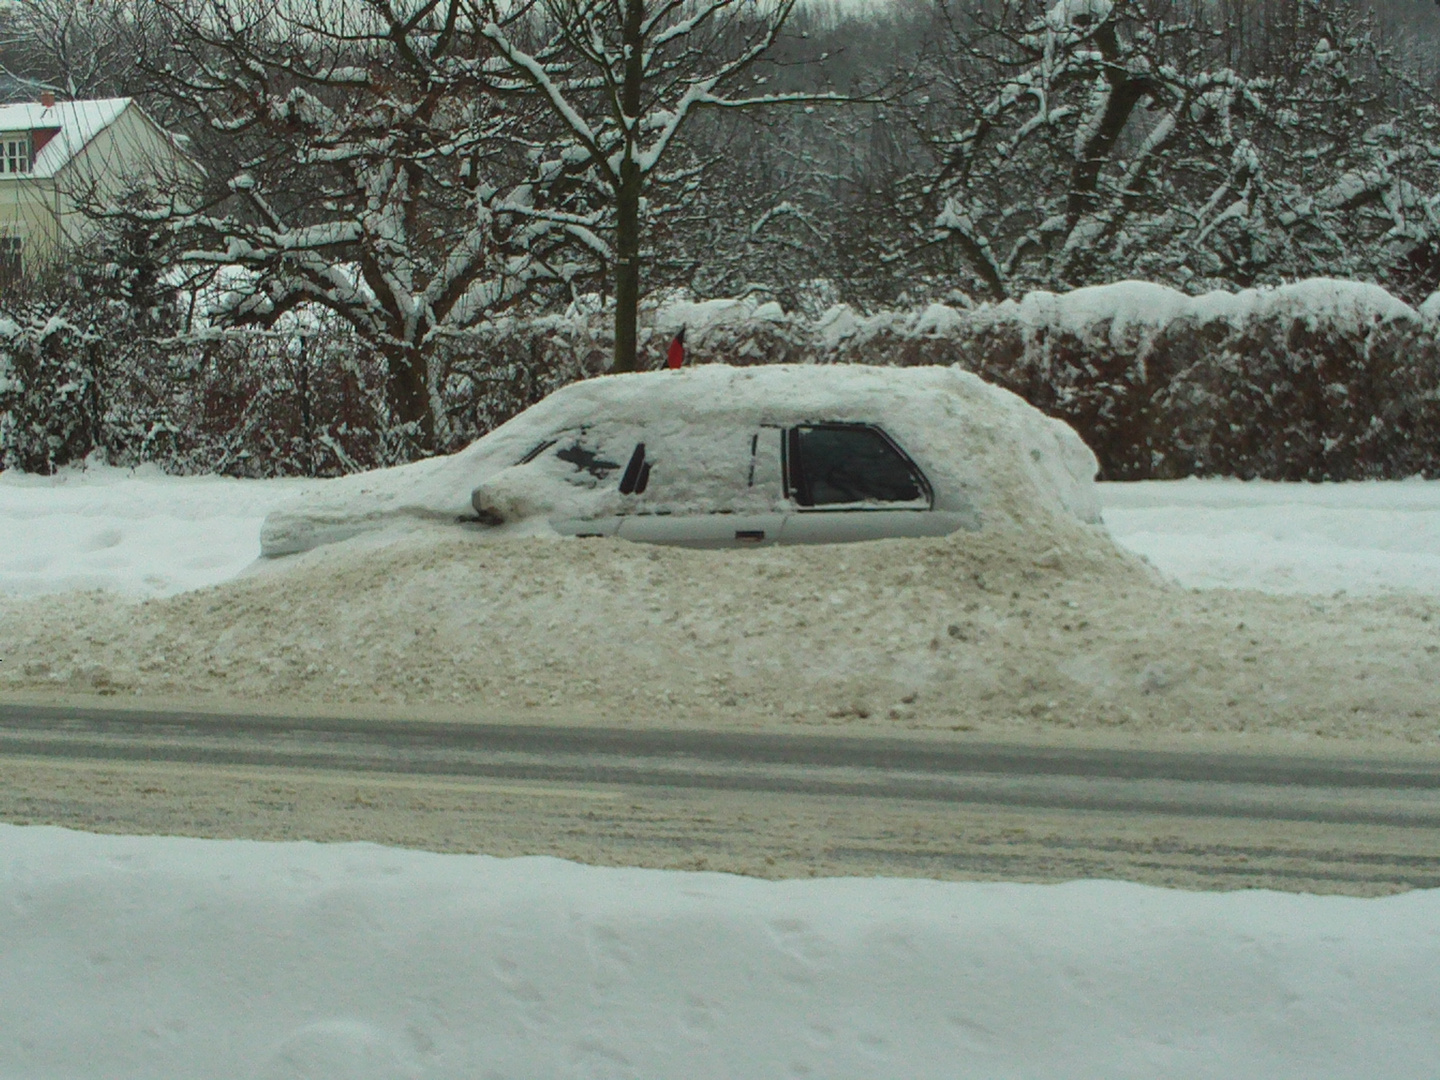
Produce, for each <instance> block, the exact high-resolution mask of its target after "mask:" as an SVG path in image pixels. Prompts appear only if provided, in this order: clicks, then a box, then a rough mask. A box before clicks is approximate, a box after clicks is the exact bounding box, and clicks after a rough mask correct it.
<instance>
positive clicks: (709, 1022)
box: [0, 825, 1440, 1080]
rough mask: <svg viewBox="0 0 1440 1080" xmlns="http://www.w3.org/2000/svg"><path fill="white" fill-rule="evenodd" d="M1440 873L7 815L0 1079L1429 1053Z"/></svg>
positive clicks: (997, 1069)
mask: <svg viewBox="0 0 1440 1080" xmlns="http://www.w3.org/2000/svg"><path fill="white" fill-rule="evenodd" d="M1437 928H1440V893H1435V892H1414V893H1409V894H1406V895H1402V896H1396V897H1389V898H1385V899H1379V900H1358V899H1350V898H1341V897H1315V896H1302V895H1285V894H1277V893H1268V892H1237V893H1227V894H1215V893H1208V894H1207V893H1181V892H1171V891H1166V890H1162V889H1156V888H1149V887H1145V886H1138V885H1128V884H1120V883H1114V882H1077V883H1073V884H1067V885H1059V886H1041V885H1009V884H975V883H949V882H932V881H904V880H884V879H878V880H859V879H837V880H822V881H786V882H767V881H759V880H754V879H746V878H737V877H729V876H725V875H720V874H709V873H681V872H673V871H672V872H663V871H649V870H624V869H597V868H589V867H582V866H578V865H575V864H571V863H564V862H560V861H557V860H552V859H512V860H501V859H493V858H486V857H483V856H446V855H432V854H425V853H418V852H409V851H401V850H391V849H384V848H378V847H374V846H371V845H363V844H343V845H332V846H322V845H316V844H261V843H254V842H246V841H203V840H186V839H165V838H137V837H109V836H92V835H87V834H83V833H72V832H66V831H63V830H59V829H52V828H16V827H12V826H4V825H0V941H3V942H5V945H4V948H3V949H0V1031H4V1032H5V1033H6V1037H5V1038H4V1039H0V1074H3V1075H7V1076H28V1077H41V1076H57V1077H59V1076H63V1077H66V1078H67V1080H82V1078H86V1077H97V1078H99V1077H104V1078H106V1080H123V1078H127V1077H135V1078H140V1077H153V1076H184V1077H187V1078H189V1080H202V1078H204V1077H217V1078H220V1077H223V1078H226V1080H228V1078H230V1077H233V1076H256V1077H262V1078H281V1077H296V1078H298V1077H307V1078H310V1080H320V1078H326V1080H328V1078H334V1080H341V1078H345V1080H365V1078H391V1077H419V1076H426V1077H456V1078H459V1077H474V1076H487V1077H516V1078H520V1077H536V1076H544V1077H557V1078H558V1077H593V1076H627V1077H631V1076H633V1077H642V1076H645V1077H680V1076H695V1077H709V1076H736V1077H740V1076H743V1077H754V1078H765V1077H781V1076H800V1075H819V1076H827V1077H835V1078H841V1077H855V1078H857V1080H860V1078H864V1080H870V1078H873V1077H914V1078H917V1080H919V1078H922V1077H937V1078H938V1077H946V1078H951V1077H956V1076H976V1077H991V1076H1067V1077H1096V1078H1099V1077H1105V1078H1112V1077H1130V1076H1133V1077H1150V1076H1185V1077H1196V1078H1200V1077H1216V1078H1217V1080H1218V1078H1224V1080H1233V1078H1235V1077H1260V1076H1264V1077H1296V1078H1299V1077H1304V1078H1306V1080H1319V1078H1325V1077H1354V1076H1366V1075H1373V1074H1374V1072H1375V1070H1376V1068H1377V1063H1380V1062H1383V1067H1381V1068H1382V1071H1383V1073H1384V1075H1385V1076H1387V1077H1392V1078H1396V1080H1402V1078H1410V1077H1415V1078H1420V1077H1430V1076H1433V1075H1434V1060H1435V1057H1434V1052H1435V1032H1436V1025H1437V1022H1440V982H1437V981H1436V979H1435V977H1434V972H1435V970H1436V967H1437V965H1440V929H1437Z"/></svg>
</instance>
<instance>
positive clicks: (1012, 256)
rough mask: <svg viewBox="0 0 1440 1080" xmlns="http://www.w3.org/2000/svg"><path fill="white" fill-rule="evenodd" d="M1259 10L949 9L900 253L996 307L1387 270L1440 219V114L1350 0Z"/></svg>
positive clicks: (1089, 1) (1150, 5) (1064, 2)
mask: <svg viewBox="0 0 1440 1080" xmlns="http://www.w3.org/2000/svg"><path fill="white" fill-rule="evenodd" d="M1251 6H1252V5H1249V4H1245V5H1237V4H1234V3H1230V2H1229V0H1225V2H1223V3H1219V4H1198V3H1192V2H1190V0H1043V2H1038V0H996V2H994V3H992V4H989V5H987V6H984V7H982V8H981V9H979V10H978V11H972V10H963V11H962V10H960V9H959V8H958V7H957V6H955V5H951V4H948V3H944V2H943V0H942V2H941V3H940V5H939V6H938V11H939V12H940V14H941V16H942V23H941V26H940V30H941V32H940V33H938V34H937V35H936V37H935V39H934V48H933V50H932V52H931V55H930V56H928V57H926V58H925V59H924V61H923V63H924V65H925V66H926V68H927V70H928V73H929V75H930V86H929V88H928V91H927V95H928V96H926V97H924V98H917V100H915V101H914V102H913V103H912V111H911V115H912V117H913V119H914V122H915V125H916V127H917V129H918V130H919V132H920V133H921V136H922V138H923V140H924V143H925V145H926V146H927V147H928V148H929V152H930V162H929V164H928V165H922V166H921V167H919V168H917V169H916V170H915V171H914V173H913V174H912V176H911V177H910V179H909V181H908V183H907V184H906V185H903V189H902V190H901V192H900V193H899V195H898V202H899V203H900V204H901V205H902V208H903V212H902V213H901V214H899V215H897V218H896V222H895V224H896V225H897V226H898V227H897V228H896V229H894V230H892V232H891V234H890V237H889V239H888V240H887V241H886V246H887V247H888V254H889V256H890V257H891V258H901V257H903V258H904V259H905V260H906V261H907V262H908V263H909V264H910V265H911V268H912V272H917V271H918V272H921V273H923V272H930V273H943V272H944V269H945V264H946V260H947V259H953V260H954V261H955V262H957V263H958V264H959V267H961V268H963V270H964V272H965V275H966V276H967V277H968V278H969V279H970V284H971V285H972V286H973V287H975V288H977V289H978V290H979V291H980V292H981V293H983V294H985V295H988V296H991V297H996V298H1003V297H1006V296H1013V295H1016V294H1017V293H1020V292H1023V291H1025V290H1027V289H1031V288H1037V287H1038V288H1054V287H1062V288H1063V287H1072V286H1075V285H1081V284H1089V283H1092V282H1096V281H1104V280H1114V279H1116V278H1120V277H1143V278H1149V279H1152V280H1162V281H1168V282H1171V283H1173V284H1176V285H1179V286H1181V287H1188V288H1206V287H1214V286H1217V285H1224V284H1241V285H1248V284H1252V283H1256V282H1262V281H1275V280H1280V279H1284V278H1287V277H1294V276H1306V275H1312V274H1316V273H1322V274H1331V275H1340V276H1356V277H1369V278H1377V277H1378V278H1387V277H1389V278H1392V279H1395V275H1397V274H1401V273H1402V271H1401V270H1400V269H1399V268H1400V267H1401V265H1402V264H1403V263H1405V261H1406V260H1407V259H1412V257H1413V256H1414V255H1415V253H1416V252H1417V251H1419V250H1428V249H1429V248H1431V247H1433V245H1434V242H1435V241H1434V239H1433V238H1434V237H1435V236H1436V235H1437V231H1436V226H1437V225H1440V215H1437V205H1436V203H1435V201H1434V200H1433V198H1431V197H1430V196H1427V195H1426V194H1424V193H1425V192H1427V191H1433V190H1434V189H1435V186H1436V182H1437V181H1440V171H1437V165H1440V161H1437V159H1436V156H1435V155H1433V154H1431V153H1430V152H1429V150H1428V146H1429V145H1432V144H1433V142H1434V139H1433V136H1432V134H1431V132H1432V131H1433V130H1434V128H1435V124H1436V115H1435V111H1434V109H1433V106H1432V104H1431V103H1430V102H1429V101H1428V100H1427V99H1426V98H1425V95H1424V94H1423V93H1422V92H1421V91H1420V88H1419V87H1417V86H1415V85H1413V83H1412V84H1407V83H1406V82H1405V80H1404V78H1403V76H1402V75H1401V74H1400V73H1397V71H1396V70H1395V69H1394V68H1393V66H1391V65H1390V64H1389V58H1388V57H1387V54H1386V53H1385V50H1384V49H1382V48H1381V47H1379V45H1378V44H1377V42H1376V40H1375V37H1374V35H1373V33H1372V32H1371V30H1372V27H1371V24H1370V22H1369V20H1368V18H1367V17H1366V16H1364V15H1363V14H1359V13H1357V12H1355V11H1354V9H1353V6H1352V5H1350V4H1348V3H1345V2H1342V0H1301V2H1300V3H1291V2H1288V0H1287V2H1286V3H1283V4H1278V5H1273V6H1274V7H1275V12H1274V15H1275V18H1274V19H1272V20H1269V21H1268V22H1261V23H1257V22H1255V21H1253V20H1252V18H1251V16H1252V14H1253V13H1251V12H1250V11H1249V9H1250V7H1251ZM1277 21H1280V22H1283V23H1284V28H1283V31H1282V30H1280V29H1277V28H1276V26H1275V25H1274V23H1276V22H1277ZM1395 283H1396V284H1397V285H1399V286H1400V291H1402V292H1407V293H1409V292H1413V291H1414V290H1413V288H1407V287H1405V286H1404V283H1403V282H1400V281H1399V280H1398V279H1395Z"/></svg>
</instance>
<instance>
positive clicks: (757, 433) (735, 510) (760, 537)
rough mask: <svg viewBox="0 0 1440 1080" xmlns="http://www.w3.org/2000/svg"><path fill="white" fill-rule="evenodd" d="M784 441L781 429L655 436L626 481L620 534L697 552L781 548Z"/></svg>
mask: <svg viewBox="0 0 1440 1080" xmlns="http://www.w3.org/2000/svg"><path fill="white" fill-rule="evenodd" d="M780 440H781V431H780V429H779V428H775V427H767V428H760V427H755V428H750V429H746V428H733V429H721V430H711V431H706V430H701V429H691V430H687V429H685V428H680V429H678V430H672V431H669V432H665V431H660V432H656V433H652V434H651V435H650V437H649V438H648V439H647V440H646V442H644V443H640V444H637V445H636V447H635V448H634V450H633V451H632V453H631V457H630V460H629V463H628V464H627V466H626V471H625V475H624V476H622V478H621V487H620V490H621V492H622V494H624V495H627V499H626V504H625V506H624V508H623V513H622V516H621V518H620V525H619V536H620V537H621V539H624V540H636V541H640V542H644V543H652V544H676V545H679V546H682V547H695V548H726V547H748V546H758V545H761V544H769V543H774V542H775V541H776V539H777V538H778V537H779V534H780V530H781V526H782V524H783V523H784V520H785V513H784V494H783V491H782V489H781V482H782V471H781V468H780V455H781V448H780ZM627 478H629V479H631V480H632V484H631V485H630V486H631V488H632V490H631V491H629V492H628V493H627V492H626V487H627V485H626V479H627Z"/></svg>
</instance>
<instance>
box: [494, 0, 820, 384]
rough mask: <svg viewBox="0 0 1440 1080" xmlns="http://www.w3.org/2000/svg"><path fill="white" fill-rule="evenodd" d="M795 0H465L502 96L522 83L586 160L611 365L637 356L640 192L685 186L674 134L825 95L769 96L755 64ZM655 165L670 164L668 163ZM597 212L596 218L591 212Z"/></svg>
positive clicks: (562, 148) (574, 161) (574, 155)
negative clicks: (527, 1)
mask: <svg viewBox="0 0 1440 1080" xmlns="http://www.w3.org/2000/svg"><path fill="white" fill-rule="evenodd" d="M795 3H796V0H772V2H768V3H761V2H759V0H538V2H537V3H536V4H535V6H534V8H533V17H532V18H529V19H526V20H523V21H522V20H514V21H512V23H511V25H510V26H509V27H507V26H506V25H504V24H503V23H502V22H501V20H500V19H499V18H498V12H499V11H501V10H503V6H502V5H501V4H499V3H498V2H497V0H484V2H483V3H482V2H481V0H472V10H473V11H474V12H475V17H476V19H477V20H478V21H480V22H481V30H480V32H481V34H483V35H484V37H485V38H486V39H488V40H489V41H490V42H492V43H493V44H494V46H495V49H496V52H497V54H498V58H499V60H500V61H501V65H502V66H500V67H498V68H495V69H494V76H495V80H496V82H495V85H496V87H497V89H499V90H501V91H502V92H507V93H513V92H516V91H519V90H526V91H529V92H530V93H533V94H534V95H536V96H537V97H538V98H539V99H540V100H541V101H543V102H544V103H545V104H546V105H547V107H548V108H549V109H550V111H551V113H552V114H553V116H554V117H555V118H556V119H557V120H558V121H559V122H560V124H561V126H562V127H563V129H564V133H565V138H564V140H563V143H562V144H561V145H559V146H557V147H556V148H555V150H554V157H555V161H556V163H557V167H558V168H567V167H568V168H574V167H575V166H577V165H578V166H582V167H583V168H584V170H585V171H586V172H587V174H588V179H589V181H590V183H591V184H592V186H593V188H594V189H595V190H597V191H598V192H599V193H600V194H601V196H602V198H603V199H604V200H605V204H604V205H603V209H604V211H605V217H604V219H603V223H604V230H605V231H607V232H608V233H610V234H611V235H613V237H614V242H613V245H612V244H606V245H605V246H604V248H603V254H604V256H605V257H606V259H607V261H611V262H613V266H614V280H615V352H614V370H615V371H633V370H634V369H635V368H636V366H637V363H638V358H637V356H636V347H637V319H638V309H639V301H640V295H641V288H642V280H643V279H642V274H641V265H640V262H641V256H642V239H643V229H644V211H645V200H646V195H647V193H649V192H652V191H653V190H654V189H655V188H656V187H657V186H659V185H661V184H664V183H670V184H684V183H685V182H686V181H687V179H692V178H693V177H694V176H695V175H697V169H698V162H696V161H695V160H693V159H689V160H687V161H685V162H684V163H683V164H682V165H681V167H680V168H676V167H675V162H674V160H673V159H675V158H677V157H680V156H681V152H679V151H678V150H677V148H678V147H680V146H681V145H682V143H681V133H682V130H683V129H684V128H685V127H686V125H687V123H688V122H689V121H690V120H691V119H692V118H693V117H694V116H695V114H696V113H697V112H699V111H700V110H703V109H716V108H718V109H750V108H757V107H762V106H772V105H778V104H783V103H798V102H806V101H815V100H819V99H826V100H840V99H839V98H838V97H837V96H836V95H833V94H829V93H819V94H817V93H814V92H808V91H786V92H767V90H766V87H765V83H766V80H767V76H765V75H764V74H760V73H759V72H758V71H756V70H755V69H756V65H757V64H758V63H759V62H760V61H762V60H763V59H764V58H765V57H766V55H767V54H768V53H769V52H770V51H771V49H772V48H773V47H774V46H775V44H776V42H777V41H778V40H779V38H780V35H781V33H782V31H783V29H784V27H785V24H786V21H787V20H788V19H789V17H790V15H791V12H792V11H793V10H794V7H795ZM662 166H669V168H668V170H667V169H664V168H662ZM592 220H593V219H592Z"/></svg>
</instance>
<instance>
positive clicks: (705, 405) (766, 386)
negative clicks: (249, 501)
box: [262, 365, 1099, 555]
mask: <svg viewBox="0 0 1440 1080" xmlns="http://www.w3.org/2000/svg"><path fill="white" fill-rule="evenodd" d="M1095 472H1096V463H1095V458H1094V456H1093V455H1092V454H1091V453H1090V451H1089V450H1088V449H1087V448H1086V447H1085V445H1084V444H1083V443H1082V442H1081V441H1080V439H1079V437H1078V436H1077V435H1076V434H1075V433H1074V432H1073V431H1072V430H1071V429H1070V428H1068V427H1066V426H1065V425H1064V424H1062V423H1060V422H1058V421H1056V420H1053V419H1050V418H1049V417H1046V416H1044V415H1043V414H1042V413H1040V412H1039V411H1037V410H1036V409H1034V408H1032V407H1031V406H1029V405H1028V404H1026V403H1025V402H1024V401H1022V400H1021V399H1020V398H1018V397H1016V396H1015V395H1013V394H1011V393H1009V392H1007V391H1004V390H1001V389H999V388H998V387H995V386H992V385H990V384H988V383H986V382H984V381H983V380H981V379H980V378H978V377H977V376H975V375H972V374H970V373H968V372H964V371H961V370H959V369H954V368H934V367H930V368H876V367H859V366H838V365H837V366H819V365H773V366H761V367H744V368H732V367H726V366H721V365H706V366H701V367H696V368H691V369H683V370H680V371H659V372H646V373H639V374H633V375H615V376H605V377H601V378H596V379H590V380H587V381H585V382H580V383H576V384H573V385H571V386H567V387H564V388H563V389H561V390H558V391H556V392H555V393H553V394H551V395H550V396H549V397H547V398H545V399H544V400H543V401H541V402H539V403H538V404H536V405H535V406H533V407H532V408H530V409H527V410H526V411H525V412H523V413H521V414H520V415H518V416H516V417H515V418H513V419H512V420H510V421H509V422H508V423H506V424H504V425H502V426H501V427H499V428H497V429H496V430H495V431H493V432H491V433H490V434H489V435H487V436H485V437H484V438H482V439H480V440H479V441H478V442H476V443H474V444H473V445H471V446H470V447H468V448H467V449H465V450H463V451H461V452H460V453H458V454H455V455H452V456H450V457H448V458H441V459H433V460H432V461H428V462H421V463H418V464H416V465H409V466H403V467H401V468H398V469H390V470H383V471H381V472H377V473H370V474H364V475H362V476H357V477H350V478H347V479H346V480H343V481H337V482H336V484H335V486H334V487H333V488H331V489H330V490H329V491H328V492H327V495H326V498H325V499H324V500H323V501H322V502H321V503H318V504H310V505H305V506H300V507H294V508H290V509H288V510H287V511H285V512H283V513H276V514H273V515H271V517H270V518H269V519H267V521H266V523H265V528H264V530H263V533H262V543H263V547H264V550H265V553H266V554H268V555H278V554H285V553H288V552H293V551H302V550H305V549H307V548H310V547H314V546H316V545H317V544H320V543H325V542H327V541H331V540H338V539H343V538H344V537H347V536H352V535H355V534H356V533H359V532H362V531H366V530H368V529H370V528H374V527H376V526H378V525H380V524H383V523H384V522H386V521H393V520H396V519H399V518H403V517H405V516H407V515H410V516H419V517H427V518H432V519H436V520H450V521H454V520H456V519H457V518H468V519H469V520H470V521H471V522H476V523H478V524H479V525H481V526H484V527H486V529H487V531H489V530H496V531H497V532H500V533H503V532H505V531H511V532H537V531H539V532H551V533H559V534H561V535H567V536H614V537H619V538H621V539H628V540H638V541H648V542H652V543H665V544H682V545H687V546H692V547H736V546H749V545H761V544H770V543H834V542H843V541H855V540H873V539H881V538H885V537H907V536H910V537H914V536H939V535H945V534H948V533H953V532H956V531H959V530H967V529H968V530H978V529H981V528H984V527H986V526H987V525H988V524H989V523H990V522H992V521H995V520H1000V519H1008V520H1010V521H1011V522H1023V521H1024V520H1025V519H1026V518H1027V517H1028V516H1029V515H1032V514H1033V513H1035V512H1037V511H1045V512H1058V513H1066V514H1073V515H1074V516H1077V517H1079V518H1081V519H1082V520H1086V521H1098V520H1099V506H1098V503H1097V501H1096V496H1095V492H1094V485H1093V480H1094V477H1095ZM467 503H468V505H467Z"/></svg>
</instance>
